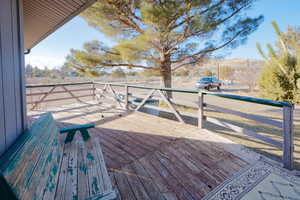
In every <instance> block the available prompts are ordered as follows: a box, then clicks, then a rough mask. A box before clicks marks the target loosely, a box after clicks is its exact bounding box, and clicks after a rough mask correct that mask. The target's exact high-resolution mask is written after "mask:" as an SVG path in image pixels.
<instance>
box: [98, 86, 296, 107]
mask: <svg viewBox="0 0 300 200" xmlns="http://www.w3.org/2000/svg"><path fill="white" fill-rule="evenodd" d="M94 84H99V85H111V86H120V87H125V86H126V84H114V83H101V82H94ZM127 86H128V87H130V88H139V89H148V90H153V89H154V90H160V91H171V92H180V93H190V94H198V93H199V92H202V93H203V94H205V95H211V96H217V97H222V98H226V99H233V100H238V101H245V102H250V103H257V104H262V105H268V106H274V107H283V106H288V107H292V106H293V103H290V102H281V101H273V100H268V99H261V98H254V97H248V96H240V95H232V94H225V93H220V92H209V91H206V90H203V91H198V90H186V89H177V88H159V87H149V86H138V85H127Z"/></svg>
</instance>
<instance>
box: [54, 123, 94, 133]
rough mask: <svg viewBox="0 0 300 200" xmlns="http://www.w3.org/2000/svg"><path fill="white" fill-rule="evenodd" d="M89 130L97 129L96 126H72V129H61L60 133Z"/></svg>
mask: <svg viewBox="0 0 300 200" xmlns="http://www.w3.org/2000/svg"><path fill="white" fill-rule="evenodd" d="M89 128H95V124H83V125H79V126H71V127H64V128H60V129H59V132H60V133H67V132H69V131H73V130H75V131H80V130H83V129H89Z"/></svg>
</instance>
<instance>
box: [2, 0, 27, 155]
mask: <svg viewBox="0 0 300 200" xmlns="http://www.w3.org/2000/svg"><path fill="white" fill-rule="evenodd" d="M20 16H23V15H22V1H21V0H1V6H0V155H1V154H2V153H3V152H4V151H5V150H6V149H7V148H8V147H9V146H11V145H12V144H13V143H14V141H15V140H16V138H17V137H18V136H19V135H20V134H21V133H22V132H23V131H24V130H25V129H26V126H27V123H26V121H27V119H26V107H25V106H26V103H25V98H24V91H25V89H24V87H25V84H24V55H23V36H22V33H23V28H22V17H20Z"/></svg>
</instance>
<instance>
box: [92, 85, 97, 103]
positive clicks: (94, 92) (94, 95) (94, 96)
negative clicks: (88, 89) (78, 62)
mask: <svg viewBox="0 0 300 200" xmlns="http://www.w3.org/2000/svg"><path fill="white" fill-rule="evenodd" d="M92 87H93V101H95V99H96V87H95V83H94V82H93V83H92Z"/></svg>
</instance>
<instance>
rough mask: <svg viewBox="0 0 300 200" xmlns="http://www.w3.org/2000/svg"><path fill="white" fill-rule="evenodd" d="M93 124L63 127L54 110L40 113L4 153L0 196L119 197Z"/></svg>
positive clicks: (0, 159) (99, 199) (0, 160)
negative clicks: (54, 116) (57, 122)
mask: <svg viewBox="0 0 300 200" xmlns="http://www.w3.org/2000/svg"><path fill="white" fill-rule="evenodd" d="M91 127H93V125H83V126H76V127H68V128H63V129H61V130H59V128H58V127H57V125H56V123H55V121H54V119H53V117H52V115H51V114H50V113H47V114H45V115H43V116H41V117H40V118H39V119H37V120H36V121H35V122H34V123H33V124H32V126H31V128H30V129H29V130H28V131H26V133H24V134H22V135H21V136H20V137H19V138H18V139H17V141H16V142H15V143H14V145H12V147H10V148H9V149H8V151H6V152H5V153H4V155H2V156H1V157H0V199H1V200H5V199H26V200H27V199H30V200H31V199H38V200H40V199H86V200H96V199H97V200H114V199H117V192H116V191H114V190H113V188H112V184H111V181H110V178H109V175H108V173H107V169H106V166H105V163H104V158H103V154H102V151H101V147H100V143H99V141H98V137H94V138H90V137H89V135H88V132H87V129H88V128H91ZM76 131H80V132H81V135H79V134H75V133H76ZM61 133H68V134H67V135H68V136H66V134H62V135H61ZM66 138H67V139H66Z"/></svg>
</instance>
